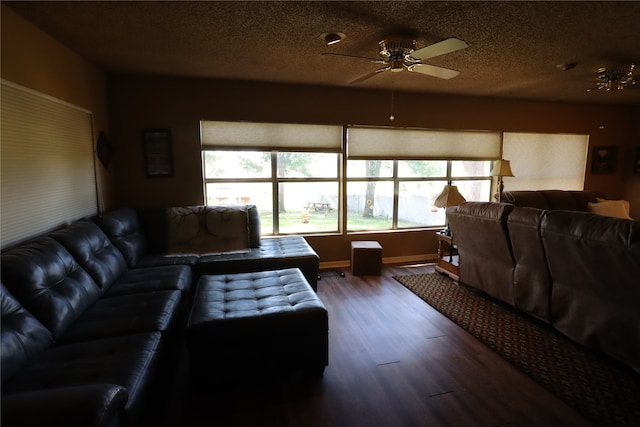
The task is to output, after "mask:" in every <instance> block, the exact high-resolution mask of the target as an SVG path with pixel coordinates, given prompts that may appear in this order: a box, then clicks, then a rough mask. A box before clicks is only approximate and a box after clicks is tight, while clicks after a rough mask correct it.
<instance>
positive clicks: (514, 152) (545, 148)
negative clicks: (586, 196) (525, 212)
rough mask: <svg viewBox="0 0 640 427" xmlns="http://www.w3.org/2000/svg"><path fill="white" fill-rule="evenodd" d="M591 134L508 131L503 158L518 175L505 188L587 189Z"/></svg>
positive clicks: (512, 189)
mask: <svg viewBox="0 0 640 427" xmlns="http://www.w3.org/2000/svg"><path fill="white" fill-rule="evenodd" d="M588 149H589V135H570V134H540V133H510V132H506V133H505V134H504V146H503V158H504V159H507V160H510V161H511V170H512V171H513V174H514V175H515V176H514V177H507V178H505V180H504V187H505V190H509V191H515V190H583V189H584V174H585V169H586V165H587V152H588Z"/></svg>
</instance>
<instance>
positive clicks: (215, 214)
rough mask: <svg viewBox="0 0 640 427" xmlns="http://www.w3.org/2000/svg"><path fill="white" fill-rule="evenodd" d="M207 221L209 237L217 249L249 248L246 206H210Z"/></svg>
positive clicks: (221, 250)
mask: <svg viewBox="0 0 640 427" xmlns="http://www.w3.org/2000/svg"><path fill="white" fill-rule="evenodd" d="M205 222H206V230H207V233H208V234H209V235H208V239H209V241H210V242H211V245H212V247H215V248H216V249H215V250H216V251H219V252H235V251H244V250H247V249H249V220H248V213H247V208H246V207H245V206H209V207H207V213H206V218H205Z"/></svg>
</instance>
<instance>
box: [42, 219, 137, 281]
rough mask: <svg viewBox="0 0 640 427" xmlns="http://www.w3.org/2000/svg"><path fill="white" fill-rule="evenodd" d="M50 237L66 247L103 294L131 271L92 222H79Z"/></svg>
mask: <svg viewBox="0 0 640 427" xmlns="http://www.w3.org/2000/svg"><path fill="white" fill-rule="evenodd" d="M50 236H51V237H53V238H54V239H55V240H57V241H58V242H60V243H62V245H63V246H64V247H65V248H66V249H67V250H68V251H69V252H70V253H71V255H73V257H74V258H75V259H76V260H77V261H78V263H79V264H80V266H81V267H82V268H83V269H85V270H86V271H87V272H88V273H89V274H90V275H91V277H92V278H93V280H94V281H95V282H96V284H97V285H98V286H100V288H102V289H103V291H104V290H106V289H108V288H109V286H111V284H112V283H113V282H115V281H116V280H117V279H118V277H120V276H121V275H122V274H124V272H125V271H126V270H127V262H126V261H125V259H124V257H123V256H122V253H121V252H120V251H119V250H118V249H117V248H116V247H115V246H114V245H113V243H111V241H110V240H109V238H108V237H107V236H106V235H105V234H104V233H103V232H102V230H100V228H99V227H98V226H97V225H96V224H94V223H92V222H89V221H77V222H75V223H73V224H71V225H70V226H69V227H67V228H64V229H62V230H58V231H55V232H53V233H51V234H50Z"/></svg>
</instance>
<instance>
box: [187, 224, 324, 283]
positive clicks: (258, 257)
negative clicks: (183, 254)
mask: <svg viewBox="0 0 640 427" xmlns="http://www.w3.org/2000/svg"><path fill="white" fill-rule="evenodd" d="M319 264H320V259H319V257H318V254H317V253H316V252H315V251H314V250H313V248H312V247H311V246H310V245H309V243H308V242H307V241H306V240H305V239H304V237H301V236H289V237H278V238H275V239H262V244H261V245H260V247H259V248H251V250H250V251H249V252H248V253H229V254H221V255H209V256H201V257H200V258H199V259H198V262H197V263H196V264H195V265H194V275H195V276H196V277H199V276H202V275H210V274H229V273H248V272H252V271H265V270H279V269H284V268H299V269H300V270H302V273H303V274H304V276H305V278H306V279H307V281H308V282H309V284H310V285H311V287H312V288H313V289H314V290H316V289H317V286H318V267H319Z"/></svg>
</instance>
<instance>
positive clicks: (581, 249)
mask: <svg viewBox="0 0 640 427" xmlns="http://www.w3.org/2000/svg"><path fill="white" fill-rule="evenodd" d="M596 197H602V195H601V194H600V193H595V192H568V191H536V192H533V191H514V192H509V193H503V197H502V200H503V201H504V200H509V201H510V202H512V203H504V202H502V203H493V202H468V203H463V204H462V205H460V206H457V207H452V208H449V209H447V219H448V222H449V227H450V228H451V231H452V234H453V238H454V241H455V243H456V245H457V247H458V251H459V254H460V281H461V282H462V283H463V284H465V285H468V286H471V287H474V288H476V289H479V290H480V291H482V292H485V293H487V294H488V295H490V296H492V297H494V298H496V299H498V300H500V301H503V302H505V303H507V304H509V305H512V306H513V307H515V308H517V309H519V310H521V311H523V312H525V313H527V314H529V315H531V316H533V317H536V318H538V319H540V320H542V321H544V322H546V323H548V324H550V325H551V326H552V327H554V328H555V329H557V330H558V331H560V332H562V333H563V334H565V335H566V336H568V337H569V338H571V339H573V340H574V341H576V342H578V343H580V344H582V345H585V346H588V347H590V348H593V349H596V350H599V351H602V352H604V353H606V354H608V355H610V356H612V357H613V358H615V359H617V360H618V361H620V362H622V363H624V364H626V365H628V366H630V367H631V368H633V369H634V370H636V371H638V372H640V310H638V307H639V306H640V223H639V222H638V221H633V220H628V219H620V218H613V217H606V216H601V215H596V214H592V213H589V212H588V203H589V202H595V201H596V200H595V199H596ZM527 204H531V205H533V207H531V206H527Z"/></svg>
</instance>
